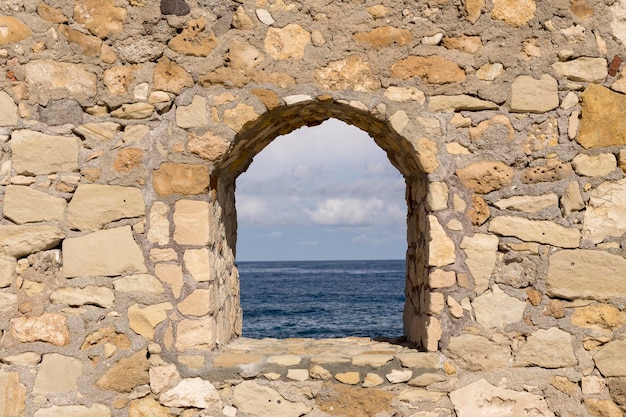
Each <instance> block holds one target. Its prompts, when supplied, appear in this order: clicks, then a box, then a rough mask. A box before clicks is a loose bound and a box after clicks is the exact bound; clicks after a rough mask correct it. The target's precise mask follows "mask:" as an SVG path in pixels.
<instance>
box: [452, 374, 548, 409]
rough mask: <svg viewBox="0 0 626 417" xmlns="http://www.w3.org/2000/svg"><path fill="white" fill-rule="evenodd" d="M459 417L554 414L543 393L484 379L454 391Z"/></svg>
mask: <svg viewBox="0 0 626 417" xmlns="http://www.w3.org/2000/svg"><path fill="white" fill-rule="evenodd" d="M450 400H452V404H454V409H455V410H456V415H457V416H458V417H476V416H489V415H493V416H515V417H554V414H553V413H552V412H551V411H550V409H549V408H548V404H547V403H546V401H545V400H544V399H543V398H542V397H540V396H539V395H534V394H530V393H528V392H518V391H513V390H508V389H504V388H499V387H495V386H493V385H491V384H490V383H488V382H487V381H486V380H484V379H481V380H479V381H476V382H473V383H471V384H469V385H466V386H464V387H463V388H460V389H458V390H456V391H453V392H451V393H450Z"/></svg>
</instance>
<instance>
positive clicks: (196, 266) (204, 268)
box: [183, 248, 212, 282]
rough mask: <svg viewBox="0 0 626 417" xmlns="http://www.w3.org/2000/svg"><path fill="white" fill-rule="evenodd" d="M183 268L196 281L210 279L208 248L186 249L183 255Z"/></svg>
mask: <svg viewBox="0 0 626 417" xmlns="http://www.w3.org/2000/svg"><path fill="white" fill-rule="evenodd" d="M183 261H184V263H185V268H187V271H188V272H189V273H190V274H191V276H192V277H193V279H194V280H195V281H196V282H205V281H211V279H212V277H211V265H210V263H209V250H208V249H207V248H202V249H187V250H186V251H185V254H184V255H183Z"/></svg>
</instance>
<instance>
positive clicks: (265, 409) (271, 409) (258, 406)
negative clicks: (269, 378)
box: [233, 381, 311, 417]
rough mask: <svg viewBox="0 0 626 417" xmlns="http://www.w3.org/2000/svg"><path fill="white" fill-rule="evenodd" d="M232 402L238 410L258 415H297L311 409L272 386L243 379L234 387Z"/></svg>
mask: <svg viewBox="0 0 626 417" xmlns="http://www.w3.org/2000/svg"><path fill="white" fill-rule="evenodd" d="M233 404H234V405H235V406H236V407H237V408H238V409H239V410H240V411H242V412H244V413H251V414H254V415H256V416H258V417H274V416H284V417H298V416H301V415H302V414H304V413H307V412H309V411H310V409H311V408H310V407H307V406H306V405H305V404H303V403H301V402H292V401H288V400H287V399H285V398H284V397H283V396H281V395H280V394H279V393H278V392H276V391H275V390H273V389H272V388H269V387H264V386H261V385H259V384H257V383H256V382H253V381H245V382H243V383H241V384H239V385H237V386H236V387H235V389H234V392H233Z"/></svg>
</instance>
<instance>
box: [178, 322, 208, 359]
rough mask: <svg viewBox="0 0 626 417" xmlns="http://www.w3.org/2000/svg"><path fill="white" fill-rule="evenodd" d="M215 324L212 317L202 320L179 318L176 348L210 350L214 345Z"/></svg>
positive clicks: (182, 350) (181, 350) (181, 349)
mask: <svg viewBox="0 0 626 417" xmlns="http://www.w3.org/2000/svg"><path fill="white" fill-rule="evenodd" d="M216 334H217V325H216V323H215V318H214V317H209V318H206V319H202V320H181V321H179V322H178V325H177V327H176V345H175V346H176V350H177V351H179V352H184V351H186V350H188V349H200V350H211V349H213V348H214V347H215V343H216Z"/></svg>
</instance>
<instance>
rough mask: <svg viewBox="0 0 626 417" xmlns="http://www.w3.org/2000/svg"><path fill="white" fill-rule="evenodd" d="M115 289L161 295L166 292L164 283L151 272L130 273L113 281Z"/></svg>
mask: <svg viewBox="0 0 626 417" xmlns="http://www.w3.org/2000/svg"><path fill="white" fill-rule="evenodd" d="M113 287H114V288H115V291H120V292H126V293H137V294H148V295H160V294H163V293H164V290H163V284H161V281H159V280H158V279H157V278H155V277H153V276H152V275H149V274H140V275H128V276H125V277H124V278H120V279H116V280H115V281H113Z"/></svg>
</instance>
